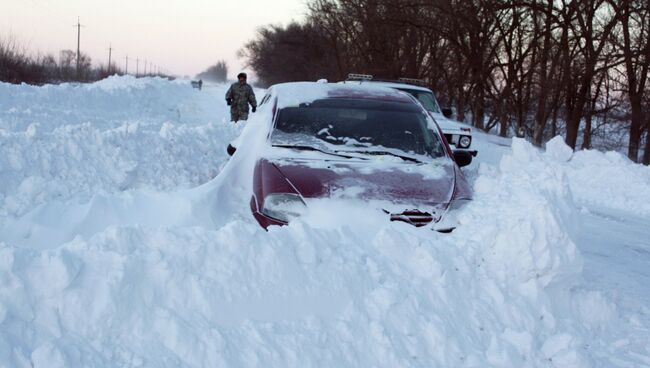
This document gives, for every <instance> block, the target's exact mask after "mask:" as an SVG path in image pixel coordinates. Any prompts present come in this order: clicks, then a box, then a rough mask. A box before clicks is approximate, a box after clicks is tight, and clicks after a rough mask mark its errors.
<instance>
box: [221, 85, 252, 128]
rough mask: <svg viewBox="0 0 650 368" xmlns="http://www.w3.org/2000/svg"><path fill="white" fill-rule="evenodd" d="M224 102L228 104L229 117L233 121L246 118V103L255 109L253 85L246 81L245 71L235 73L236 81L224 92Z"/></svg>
mask: <svg viewBox="0 0 650 368" xmlns="http://www.w3.org/2000/svg"><path fill="white" fill-rule="evenodd" d="M226 103H227V104H228V105H229V106H230V118H231V120H232V121H234V122H235V123H236V122H237V121H239V120H248V104H250V105H251V106H252V107H253V112H255V111H256V110H257V100H255V93H254V92H253V87H251V86H250V85H249V84H248V83H246V73H239V74H238V75H237V82H236V83H233V84H232V85H231V86H230V88H229V89H228V92H226Z"/></svg>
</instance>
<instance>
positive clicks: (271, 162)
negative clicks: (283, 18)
mask: <svg viewBox="0 0 650 368" xmlns="http://www.w3.org/2000/svg"><path fill="white" fill-rule="evenodd" d="M261 109H263V110H265V111H267V112H268V113H266V115H264V114H262V115H260V116H259V118H262V117H263V118H264V120H265V121H264V122H263V123H262V124H259V125H258V126H257V127H255V128H254V129H255V130H260V129H262V130H265V131H264V132H263V135H264V137H263V139H262V140H263V143H260V144H257V145H256V147H255V148H256V149H259V153H257V154H256V156H255V159H254V160H255V163H254V169H253V178H252V180H253V185H252V195H251V199H250V208H251V211H252V213H253V216H254V217H255V219H256V220H257V221H258V222H259V224H260V225H261V226H262V227H264V228H268V227H269V226H272V225H286V224H287V223H289V222H291V221H292V220H294V219H295V218H298V217H300V216H301V215H303V214H304V213H305V212H306V211H308V209H309V207H310V203H314V202H313V201H321V200H327V199H332V198H336V199H337V200H341V198H343V200H345V198H348V197H346V196H350V198H351V199H352V198H353V199H355V200H361V201H364V203H374V204H375V205H376V206H377V207H376V209H377V210H378V211H383V213H385V215H386V218H387V220H390V221H403V222H406V223H409V224H412V225H415V226H430V227H432V228H433V229H435V230H438V231H451V230H452V229H453V228H454V225H451V224H450V223H447V222H445V221H442V220H443V218H444V217H445V215H446V213H447V212H449V211H451V210H452V209H454V208H455V207H456V206H460V205H461V204H462V203H465V202H466V201H468V200H470V199H471V198H472V192H471V189H470V186H469V185H468V182H467V181H466V179H465V176H464V175H463V173H462V171H461V170H460V168H459V165H460V166H463V165H465V164H467V163H468V162H469V161H468V157H467V156H468V155H467V154H466V153H464V152H460V153H456V155H454V153H453V152H452V150H451V149H450V147H449V145H448V144H447V143H446V141H445V140H444V139H443V138H442V133H441V131H440V128H439V127H438V125H437V124H436V123H435V121H434V120H433V119H432V118H431V116H430V115H429V114H428V113H427V111H426V110H425V109H424V108H423V107H422V105H421V104H420V103H419V102H418V101H417V99H416V98H415V97H413V96H411V95H409V94H406V93H402V92H399V91H396V90H394V89H390V88H382V87H378V88H367V87H360V86H353V85H341V84H337V83H311V82H296V83H285V84H278V85H275V86H272V87H271V88H269V90H268V92H267V94H266V96H265V97H264V98H263V99H262V101H261ZM249 124H250V123H249ZM260 127H263V128H260ZM247 128H249V127H248V126H247ZM260 137H261V135H260ZM262 140H261V141H260V142H262ZM238 145H239V146H240V147H238V149H237V151H244V150H246V149H247V148H246V144H245V143H241V144H238ZM258 146H263V147H262V148H261V149H260V147H258ZM233 151H234V150H233ZM238 154H239V152H238ZM351 193H352V194H351Z"/></svg>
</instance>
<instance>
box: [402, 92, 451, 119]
mask: <svg viewBox="0 0 650 368" xmlns="http://www.w3.org/2000/svg"><path fill="white" fill-rule="evenodd" d="M398 89H399V90H400V91H404V92H407V93H409V94H411V95H412V96H413V97H415V98H417V99H418V101H420V103H421V104H422V106H424V108H425V109H427V111H431V112H435V113H438V114H440V113H441V112H440V107H439V106H438V101H436V98H435V97H434V96H433V93H431V92H429V91H419V90H415V89H402V88H398Z"/></svg>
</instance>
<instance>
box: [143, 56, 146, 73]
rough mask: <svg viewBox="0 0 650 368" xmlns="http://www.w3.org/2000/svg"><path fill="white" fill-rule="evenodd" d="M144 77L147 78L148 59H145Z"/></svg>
mask: <svg viewBox="0 0 650 368" xmlns="http://www.w3.org/2000/svg"><path fill="white" fill-rule="evenodd" d="M143 74H144V76H145V77H146V76H147V59H144V73H143Z"/></svg>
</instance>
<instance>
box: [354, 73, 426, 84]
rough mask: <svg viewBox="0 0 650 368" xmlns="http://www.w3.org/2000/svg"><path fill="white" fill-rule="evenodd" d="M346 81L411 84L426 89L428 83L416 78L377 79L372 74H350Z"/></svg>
mask: <svg viewBox="0 0 650 368" xmlns="http://www.w3.org/2000/svg"><path fill="white" fill-rule="evenodd" d="M346 81H360V82H363V81H374V82H390V83H404V84H411V85H415V86H420V87H426V86H427V82H425V81H424V80H422V79H415V78H399V79H397V80H394V79H379V78H375V77H373V76H372V75H370V74H357V73H350V74H348V79H346Z"/></svg>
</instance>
